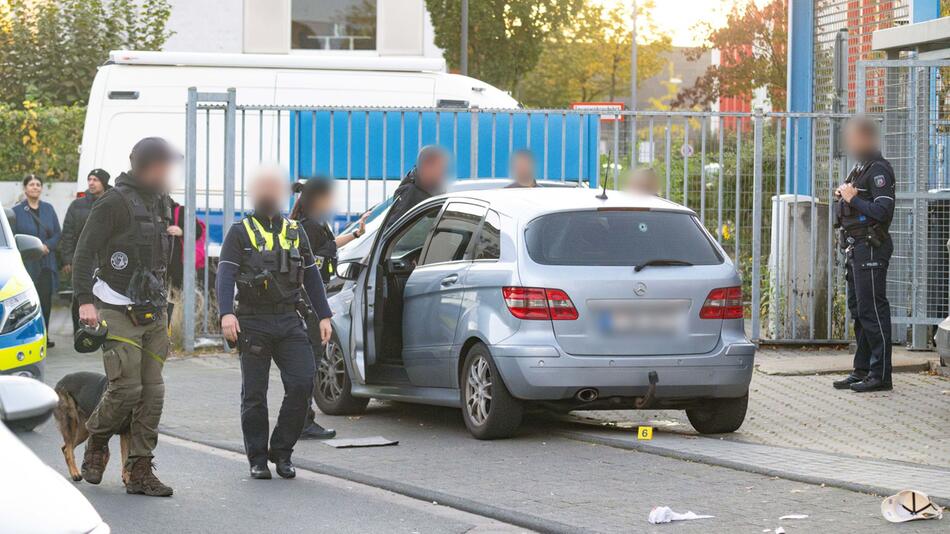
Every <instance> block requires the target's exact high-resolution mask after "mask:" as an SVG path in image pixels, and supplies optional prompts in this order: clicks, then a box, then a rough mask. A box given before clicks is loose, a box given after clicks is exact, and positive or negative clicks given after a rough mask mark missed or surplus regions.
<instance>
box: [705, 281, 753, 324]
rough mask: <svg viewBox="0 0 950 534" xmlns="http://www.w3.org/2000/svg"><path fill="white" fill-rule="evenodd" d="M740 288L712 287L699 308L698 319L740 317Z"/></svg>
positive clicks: (741, 314)
mask: <svg viewBox="0 0 950 534" xmlns="http://www.w3.org/2000/svg"><path fill="white" fill-rule="evenodd" d="M742 316H743V312H742V288H741V287H720V288H718V289H713V290H712V291H710V292H709V296H708V297H706V302H704V303H703V307H702V309H701V310H699V318H700V319H742Z"/></svg>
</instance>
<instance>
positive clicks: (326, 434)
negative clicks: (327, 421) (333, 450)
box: [300, 421, 336, 439]
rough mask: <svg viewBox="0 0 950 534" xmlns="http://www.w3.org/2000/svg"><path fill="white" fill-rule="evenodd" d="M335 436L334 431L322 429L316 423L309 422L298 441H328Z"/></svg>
mask: <svg viewBox="0 0 950 534" xmlns="http://www.w3.org/2000/svg"><path fill="white" fill-rule="evenodd" d="M334 436H336V430H333V429H332V428H323V427H322V426H320V425H318V424H317V422H316V421H310V422H309V423H307V426H305V427H303V431H302V432H300V439H330V438H333V437H334Z"/></svg>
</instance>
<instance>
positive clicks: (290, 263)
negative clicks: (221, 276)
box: [237, 217, 304, 315]
mask: <svg viewBox="0 0 950 534" xmlns="http://www.w3.org/2000/svg"><path fill="white" fill-rule="evenodd" d="M241 224H242V226H243V227H244V230H245V231H246V232H247V236H248V238H249V239H250V242H251V247H250V250H245V252H244V257H243V258H242V260H241V267H240V269H239V270H238V277H237V286H238V296H237V300H238V314H240V315H251V314H266V313H289V312H292V311H294V310H295V309H296V307H295V306H296V304H297V302H298V301H300V300H301V299H302V297H303V294H302V292H301V288H302V284H303V275H304V265H303V257H302V256H301V254H300V231H299V229H298V226H297V222H296V221H291V220H288V219H282V222H281V229H280V232H279V233H278V234H277V235H276V239H275V235H274V233H273V232H270V231H268V230H266V229H265V228H264V227H263V226H262V225H261V223H260V222H259V221H258V220H257V219H255V218H254V217H246V218H245V219H244V220H243V221H242V222H241Z"/></svg>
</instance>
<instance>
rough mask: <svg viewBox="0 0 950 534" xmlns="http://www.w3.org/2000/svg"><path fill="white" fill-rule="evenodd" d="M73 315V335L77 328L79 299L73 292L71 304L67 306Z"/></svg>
mask: <svg viewBox="0 0 950 534" xmlns="http://www.w3.org/2000/svg"><path fill="white" fill-rule="evenodd" d="M69 308H70V311H71V312H72V315H73V335H74V336H75V335H76V332H77V331H78V330H79V299H77V298H76V295H75V294H73V301H72V305H71V306H70V307H69Z"/></svg>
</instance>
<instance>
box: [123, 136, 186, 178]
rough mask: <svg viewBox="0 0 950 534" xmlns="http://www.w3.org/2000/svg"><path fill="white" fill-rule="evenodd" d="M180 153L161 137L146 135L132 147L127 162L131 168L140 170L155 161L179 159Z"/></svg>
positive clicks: (168, 161) (164, 161)
mask: <svg viewBox="0 0 950 534" xmlns="http://www.w3.org/2000/svg"><path fill="white" fill-rule="evenodd" d="M181 159H182V155H181V154H180V153H179V152H178V151H177V150H175V149H174V148H172V146H171V144H170V143H169V142H168V141H166V140H164V139H162V138H161V137H146V138H145V139H142V140H141V141H139V142H138V143H135V146H134V147H132V153H131V154H129V162H130V163H131V164H132V170H133V171H136V170H140V169H145V168H147V167H149V166H150V165H154V164H156V163H171V162H176V161H181Z"/></svg>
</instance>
